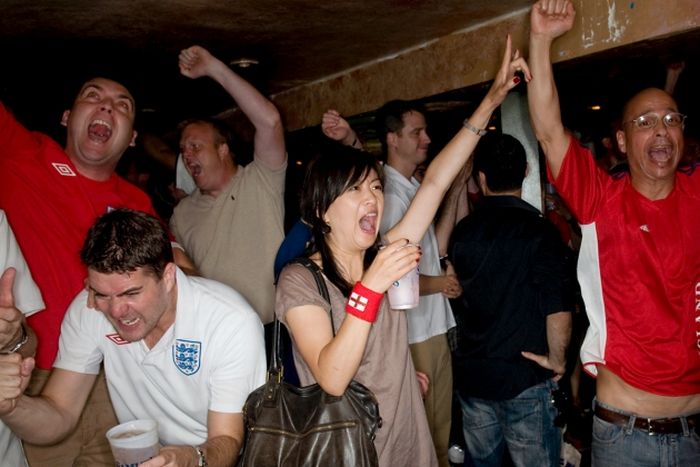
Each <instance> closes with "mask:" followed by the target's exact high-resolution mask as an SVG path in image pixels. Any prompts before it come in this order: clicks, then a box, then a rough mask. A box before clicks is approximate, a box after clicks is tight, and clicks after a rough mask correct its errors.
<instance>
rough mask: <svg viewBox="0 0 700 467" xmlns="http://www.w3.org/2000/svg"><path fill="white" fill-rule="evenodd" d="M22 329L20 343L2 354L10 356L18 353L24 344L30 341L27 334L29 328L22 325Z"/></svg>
mask: <svg viewBox="0 0 700 467" xmlns="http://www.w3.org/2000/svg"><path fill="white" fill-rule="evenodd" d="M20 326H21V328H22V334H21V335H20V338H19V342H17V343H16V344H15V345H14V346H13V347H12V348H11V349H9V350H4V351H1V352H0V354H4V355H8V354H11V353H15V352H18V351H19V350H20V349H21V348H22V347H24V344H26V343H27V341H28V340H29V335H28V334H27V328H25V327H24V323H22V324H20Z"/></svg>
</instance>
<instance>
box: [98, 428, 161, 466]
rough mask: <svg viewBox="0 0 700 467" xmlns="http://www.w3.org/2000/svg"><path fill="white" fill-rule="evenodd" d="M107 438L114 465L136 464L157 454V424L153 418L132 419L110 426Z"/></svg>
mask: <svg viewBox="0 0 700 467" xmlns="http://www.w3.org/2000/svg"><path fill="white" fill-rule="evenodd" d="M107 440H108V441H109V445H110V447H111V448H112V455H113V456H114V461H115V466H116V467H132V466H138V465H139V464H140V463H141V462H146V461H147V460H149V459H152V458H154V457H155V456H157V455H158V451H159V450H160V445H159V443H158V424H157V423H156V422H155V420H132V421H130V422H126V423H122V424H121V425H117V426H115V427H113V428H111V429H110V430H109V431H108V432H107Z"/></svg>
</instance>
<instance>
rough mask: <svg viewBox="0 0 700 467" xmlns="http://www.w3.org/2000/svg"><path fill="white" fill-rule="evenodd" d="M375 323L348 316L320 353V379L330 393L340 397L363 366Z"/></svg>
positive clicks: (315, 375)
mask: <svg viewBox="0 0 700 467" xmlns="http://www.w3.org/2000/svg"><path fill="white" fill-rule="evenodd" d="M371 329H372V324H371V323H368V322H367V321H363V320H361V319H359V318H356V317H355V316H352V315H346V316H345V319H344V320H343V324H342V325H341V326H340V329H338V332H337V333H336V335H335V337H333V339H332V340H331V342H329V343H328V345H327V346H326V347H325V348H324V349H323V350H321V352H320V354H319V356H318V365H317V369H318V371H317V374H314V377H315V378H316V381H318V383H319V384H320V385H321V387H322V388H323V390H324V391H326V392H327V393H329V394H331V395H334V396H340V395H342V394H343V393H344V392H345V389H346V388H347V387H348V385H349V384H350V381H352V379H353V378H354V377H355V374H356V373H357V370H358V369H359V368H360V363H361V362H362V357H363V356H364V353H365V348H366V347H367V340H368V338H369V332H370V330H371Z"/></svg>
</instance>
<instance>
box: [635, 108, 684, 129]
mask: <svg viewBox="0 0 700 467" xmlns="http://www.w3.org/2000/svg"><path fill="white" fill-rule="evenodd" d="M686 117H687V115H683V114H682V113H679V112H669V113H667V114H666V115H664V116H663V117H659V116H658V115H656V114H653V113H648V114H644V115H640V116H639V117H637V118H633V119H632V120H628V121H626V122H623V125H624V124H627V123H634V126H635V127H636V128H637V129H639V130H651V129H653V128H656V124H657V123H659V118H661V121H662V122H664V125H666V128H678V127H682V126H683V124H684V123H685V118H686Z"/></svg>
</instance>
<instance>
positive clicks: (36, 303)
mask: <svg viewBox="0 0 700 467" xmlns="http://www.w3.org/2000/svg"><path fill="white" fill-rule="evenodd" d="M9 267H13V268H15V270H16V271H17V274H16V275H15V282H14V284H13V288H12V293H13V298H14V301H15V306H16V307H17V308H18V309H19V310H20V311H21V312H22V313H23V314H24V315H25V316H31V315H33V314H34V313H36V312H37V311H40V310H43V309H44V301H43V300H42V298H41V292H40V291H39V287H37V285H36V283H35V282H34V279H32V276H31V273H30V272H29V267H28V266H27V262H26V261H25V260H24V256H22V252H21V251H20V249H19V245H18V244H17V240H16V238H15V235H14V233H13V232H12V229H11V228H10V224H9V223H8V222H7V216H5V212H4V211H2V210H0V274H2V273H3V272H4V271H5V270H6V269H7V268H9Z"/></svg>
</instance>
